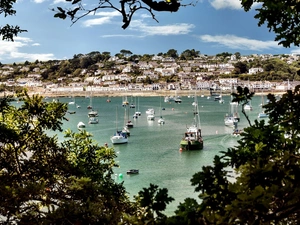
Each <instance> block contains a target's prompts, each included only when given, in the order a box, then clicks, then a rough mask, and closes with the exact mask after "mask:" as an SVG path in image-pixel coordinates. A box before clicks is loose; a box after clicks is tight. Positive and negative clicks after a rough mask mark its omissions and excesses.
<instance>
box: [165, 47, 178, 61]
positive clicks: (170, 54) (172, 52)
mask: <svg viewBox="0 0 300 225" xmlns="http://www.w3.org/2000/svg"><path fill="white" fill-rule="evenodd" d="M165 55H166V56H167V57H172V58H174V59H177V58H178V53H177V50H175V49H169V50H168V52H167V53H166V54H165Z"/></svg>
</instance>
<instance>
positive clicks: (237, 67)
mask: <svg viewBox="0 0 300 225" xmlns="http://www.w3.org/2000/svg"><path fill="white" fill-rule="evenodd" d="M247 72H248V68H247V64H246V63H245V62H237V63H235V64H234V73H235V74H242V73H247Z"/></svg>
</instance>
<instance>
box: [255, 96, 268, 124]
mask: <svg viewBox="0 0 300 225" xmlns="http://www.w3.org/2000/svg"><path fill="white" fill-rule="evenodd" d="M264 105H265V97H264V95H263V93H262V95H261V104H260V112H259V113H258V116H257V117H258V118H259V119H262V118H268V117H269V115H268V114H267V113H265V110H264V108H263V106H264Z"/></svg>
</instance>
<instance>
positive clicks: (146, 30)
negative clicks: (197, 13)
mask: <svg viewBox="0 0 300 225" xmlns="http://www.w3.org/2000/svg"><path fill="white" fill-rule="evenodd" d="M194 27H195V26H194V25H193V24H187V23H177V24H171V25H163V26H148V25H146V24H145V23H144V22H143V21H141V20H134V21H132V22H131V25H130V28H129V29H131V30H135V31H140V32H142V33H143V34H144V35H162V36H167V35H182V34H188V33H190V32H191V31H192V29H193V28H194Z"/></svg>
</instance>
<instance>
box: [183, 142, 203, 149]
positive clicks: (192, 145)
mask: <svg viewBox="0 0 300 225" xmlns="http://www.w3.org/2000/svg"><path fill="white" fill-rule="evenodd" d="M180 147H181V149H182V150H187V151H190V150H202V149H203V141H187V140H181V141H180Z"/></svg>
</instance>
